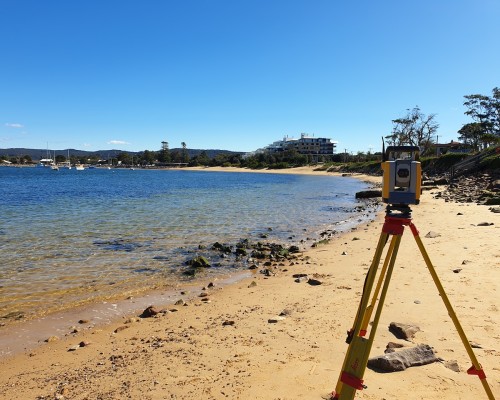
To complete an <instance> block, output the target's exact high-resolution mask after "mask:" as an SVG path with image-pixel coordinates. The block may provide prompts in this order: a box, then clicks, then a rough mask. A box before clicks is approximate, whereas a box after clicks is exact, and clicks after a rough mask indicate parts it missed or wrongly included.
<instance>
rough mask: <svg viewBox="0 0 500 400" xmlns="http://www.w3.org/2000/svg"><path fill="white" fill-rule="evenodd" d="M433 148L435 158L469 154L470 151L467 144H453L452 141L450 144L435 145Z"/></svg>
mask: <svg viewBox="0 0 500 400" xmlns="http://www.w3.org/2000/svg"><path fill="white" fill-rule="evenodd" d="M434 147H435V149H436V155H437V156H440V155H442V154H447V153H470V152H471V151H472V148H471V147H470V146H469V145H468V144H465V143H460V142H454V141H453V140H452V141H450V143H436V144H435V145H434Z"/></svg>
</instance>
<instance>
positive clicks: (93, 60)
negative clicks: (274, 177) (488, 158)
mask: <svg viewBox="0 0 500 400" xmlns="http://www.w3.org/2000/svg"><path fill="white" fill-rule="evenodd" d="M0 15H1V23H0V148H9V147H27V148H46V147H47V146H48V147H49V148H50V149H66V148H76V149H81V150H101V149H110V148H114V149H121V150H129V151H141V150H145V149H148V150H159V149H160V147H161V141H163V140H165V141H167V142H169V145H170V147H171V148H175V147H180V146H181V142H186V144H187V146H188V148H193V149H200V148H209V149H225V150H234V151H252V150H255V149H257V148H259V147H263V146H265V145H267V144H269V143H271V142H273V141H275V140H278V139H281V138H282V137H283V136H285V135H288V136H289V137H299V136H300V134H301V133H302V132H304V133H307V134H309V135H315V136H316V137H328V138H331V139H332V140H335V141H337V142H338V149H339V151H344V149H347V151H350V152H351V151H352V152H357V151H365V152H366V151H369V150H372V151H377V150H380V147H381V137H382V136H385V135H387V134H389V133H390V131H391V128H392V123H391V121H392V120H393V119H395V118H398V117H401V116H403V115H404V114H405V112H406V110H407V109H409V108H413V107H414V106H416V105H418V106H419V107H420V108H421V111H422V112H423V113H424V114H427V115H428V114H437V116H436V121H437V122H438V123H439V124H440V128H439V132H438V133H439V141H440V142H443V141H446V142H449V141H450V140H451V139H456V138H457V133H456V132H457V130H458V129H460V127H461V126H462V125H463V124H464V123H467V122H471V121H470V120H469V118H468V117H467V116H465V115H464V111H465V108H464V107H463V100H464V98H463V96H464V95H468V94H475V93H480V94H485V95H491V90H492V89H493V88H494V87H498V86H500V51H499V50H500V41H499V39H500V22H499V21H500V1H498V0H419V1H401V0H388V1H384V0H379V1H371V0H370V1H368V0H360V1H341V0H300V1H299V0H265V1H264V0H142V1H139V0H135V1H131V0H99V1H97V0H85V1H83V0H71V1H66V0H43V1H41V0H1V1H0Z"/></svg>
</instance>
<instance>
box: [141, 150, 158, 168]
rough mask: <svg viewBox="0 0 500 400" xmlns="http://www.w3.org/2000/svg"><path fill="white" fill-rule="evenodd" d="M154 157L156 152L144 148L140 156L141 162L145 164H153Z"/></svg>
mask: <svg viewBox="0 0 500 400" xmlns="http://www.w3.org/2000/svg"><path fill="white" fill-rule="evenodd" d="M155 159H156V154H155V152H153V151H149V150H144V152H143V153H142V157H141V162H142V163H143V164H146V165H152V164H154V162H155Z"/></svg>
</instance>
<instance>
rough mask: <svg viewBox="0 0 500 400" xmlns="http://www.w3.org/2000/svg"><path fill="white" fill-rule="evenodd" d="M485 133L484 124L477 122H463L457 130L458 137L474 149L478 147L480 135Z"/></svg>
mask: <svg viewBox="0 0 500 400" xmlns="http://www.w3.org/2000/svg"><path fill="white" fill-rule="evenodd" d="M484 134H485V128H484V125H483V124H481V123H479V122H472V123H469V124H465V125H464V126H462V128H460V130H459V131H458V135H459V136H458V139H459V140H461V141H462V142H463V143H465V144H467V145H469V146H471V147H472V148H473V149H474V150H478V149H479V144H480V142H481V136H483V135H484Z"/></svg>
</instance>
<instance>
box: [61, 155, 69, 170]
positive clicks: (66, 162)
mask: <svg viewBox="0 0 500 400" xmlns="http://www.w3.org/2000/svg"><path fill="white" fill-rule="evenodd" d="M61 168H64V169H71V161H70V158H69V150H68V158H67V159H66V161H64V162H63V163H61Z"/></svg>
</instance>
